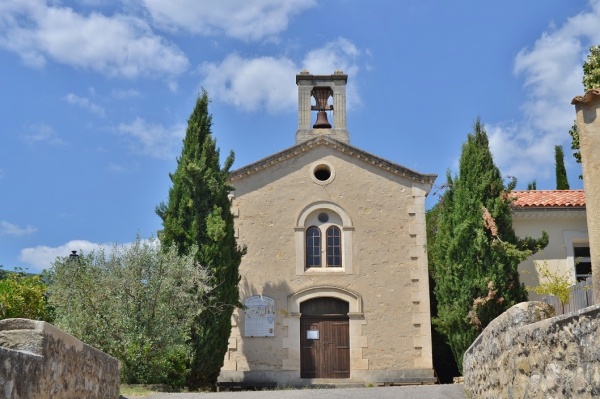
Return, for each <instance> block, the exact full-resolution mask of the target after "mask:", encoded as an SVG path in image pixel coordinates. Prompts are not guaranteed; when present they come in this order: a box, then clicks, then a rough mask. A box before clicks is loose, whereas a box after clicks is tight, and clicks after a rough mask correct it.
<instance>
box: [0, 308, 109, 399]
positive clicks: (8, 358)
mask: <svg viewBox="0 0 600 399" xmlns="http://www.w3.org/2000/svg"><path fill="white" fill-rule="evenodd" d="M0 359H1V361H0V398H14V399H51V398H61V399H81V398H87V399H93V398H106V399H109V398H115V399H116V398H118V397H119V384H120V365H119V361H118V360H117V359H115V358H113V357H111V356H108V355H107V354H105V353H103V352H101V351H99V350H97V349H95V348H92V347H91V346H89V345H86V344H84V343H83V342H81V341H79V340H78V339H76V338H74V337H72V336H70V335H68V334H66V333H64V332H63V331H61V330H59V329H57V328H56V327H54V326H52V325H51V324H48V323H45V322H43V321H35V320H27V319H7V320H2V321H0Z"/></svg>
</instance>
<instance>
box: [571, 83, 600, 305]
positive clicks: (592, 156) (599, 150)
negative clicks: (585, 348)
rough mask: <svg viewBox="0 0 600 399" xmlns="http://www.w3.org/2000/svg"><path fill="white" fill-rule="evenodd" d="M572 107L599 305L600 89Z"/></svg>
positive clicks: (575, 99)
mask: <svg viewBox="0 0 600 399" xmlns="http://www.w3.org/2000/svg"><path fill="white" fill-rule="evenodd" d="M571 104H573V105H575V110H576V112H577V127H578V129H579V150H580V151H581V166H582V169H583V187H584V189H585V206H586V214H587V225H588V234H589V239H590V257H591V260H592V281H593V286H594V302H595V303H596V304H597V303H600V88H598V89H593V90H589V91H588V92H587V93H585V95H583V96H578V97H575V98H574V99H573V101H571Z"/></svg>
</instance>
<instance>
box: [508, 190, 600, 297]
mask: <svg viewBox="0 0 600 399" xmlns="http://www.w3.org/2000/svg"><path fill="white" fill-rule="evenodd" d="M511 196H512V198H513V202H512V207H513V228H514V230H515V232H516V233H517V235H518V236H519V237H521V238H523V237H525V236H530V237H539V236H540V235H541V233H542V231H546V232H547V233H548V235H549V239H550V240H549V243H548V246H547V247H546V248H545V249H543V250H541V251H539V252H538V253H537V254H535V255H533V256H532V257H530V258H529V259H527V260H525V261H523V262H522V263H521V265H519V272H520V275H521V282H523V283H524V284H525V285H526V286H530V287H531V286H536V285H538V284H539V283H540V277H539V274H538V271H537V269H536V266H539V265H543V264H546V266H547V267H548V268H549V270H550V271H551V272H553V273H557V274H559V275H569V276H570V278H571V280H572V282H573V284H575V282H576V281H579V280H584V279H585V278H587V277H589V276H590V275H591V261H590V245H589V238H588V229H587V219H586V204H585V192H584V191H583V190H528V191H513V192H512V193H511ZM530 298H531V299H539V296H538V295H536V294H535V293H530Z"/></svg>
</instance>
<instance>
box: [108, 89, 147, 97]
mask: <svg viewBox="0 0 600 399" xmlns="http://www.w3.org/2000/svg"><path fill="white" fill-rule="evenodd" d="M111 94H112V95H113V96H114V97H116V98H120V99H124V98H132V97H139V96H140V92H139V91H138V90H135V89H112V90H111Z"/></svg>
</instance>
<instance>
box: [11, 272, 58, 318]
mask: <svg viewBox="0 0 600 399" xmlns="http://www.w3.org/2000/svg"><path fill="white" fill-rule="evenodd" d="M47 291H48V287H47V286H46V284H45V283H44V281H43V280H42V278H41V276H38V275H27V274H26V273H24V272H22V271H20V270H17V271H16V272H4V273H2V278H0V320H3V319H12V318H25V319H33V320H43V321H52V309H51V307H50V306H49V304H48V296H47Z"/></svg>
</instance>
